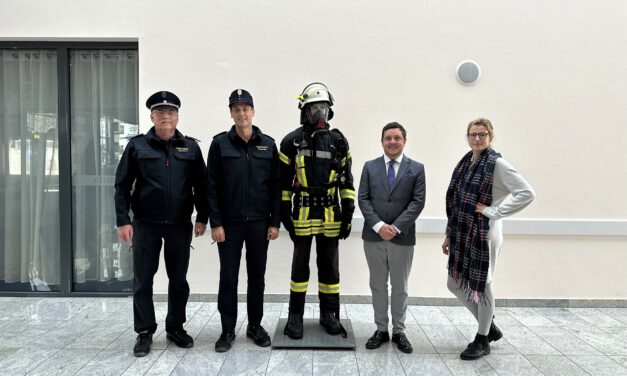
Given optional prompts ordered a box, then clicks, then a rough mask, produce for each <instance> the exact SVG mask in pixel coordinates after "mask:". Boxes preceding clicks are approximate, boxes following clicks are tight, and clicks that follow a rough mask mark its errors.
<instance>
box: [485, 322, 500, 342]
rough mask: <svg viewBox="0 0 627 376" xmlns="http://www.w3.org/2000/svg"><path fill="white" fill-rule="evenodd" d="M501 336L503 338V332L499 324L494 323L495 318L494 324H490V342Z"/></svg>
mask: <svg viewBox="0 0 627 376" xmlns="http://www.w3.org/2000/svg"><path fill="white" fill-rule="evenodd" d="M501 338H503V333H502V332H501V330H500V329H499V328H498V326H496V325H495V324H494V320H492V324H490V331H489V332H488V342H496V341H498V340H499V339H501Z"/></svg>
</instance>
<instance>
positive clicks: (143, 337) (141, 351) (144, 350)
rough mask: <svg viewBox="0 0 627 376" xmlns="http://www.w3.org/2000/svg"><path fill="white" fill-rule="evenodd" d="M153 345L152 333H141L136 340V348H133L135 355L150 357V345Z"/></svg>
mask: <svg viewBox="0 0 627 376" xmlns="http://www.w3.org/2000/svg"><path fill="white" fill-rule="evenodd" d="M151 343H152V333H148V332H142V333H139V335H138V336H137V339H136V340H135V347H133V354H135V356H137V357H142V356H146V355H148V353H149V352H150V344H151Z"/></svg>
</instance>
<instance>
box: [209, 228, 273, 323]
mask: <svg viewBox="0 0 627 376" xmlns="http://www.w3.org/2000/svg"><path fill="white" fill-rule="evenodd" d="M268 226H269V225H268V221H267V220H260V221H248V222H228V223H225V224H224V225H223V227H224V235H225V241H224V242H222V243H218V250H219V253H220V286H219V290H218V311H219V312H220V319H221V321H222V331H223V332H225V333H226V332H234V331H235V323H236V321H237V284H238V280H239V267H240V261H241V258H242V246H243V245H244V243H245V244H246V270H247V272H248V290H247V296H246V302H247V309H248V323H249V324H250V325H259V324H260V323H261V319H262V318H263V293H264V290H265V274H266V261H267V258H268V243H269V240H268Z"/></svg>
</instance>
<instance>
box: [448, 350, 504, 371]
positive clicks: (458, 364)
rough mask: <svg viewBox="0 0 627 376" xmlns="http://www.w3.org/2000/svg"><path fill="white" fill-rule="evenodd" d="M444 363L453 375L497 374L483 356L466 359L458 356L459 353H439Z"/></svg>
mask: <svg viewBox="0 0 627 376" xmlns="http://www.w3.org/2000/svg"><path fill="white" fill-rule="evenodd" d="M440 356H441V357H442V360H443V361H444V364H446V366H447V367H448V369H449V371H450V372H451V374H453V375H454V376H474V375H483V376H498V374H497V373H496V371H495V370H494V368H492V366H491V365H490V363H488V362H486V360H485V358H482V359H478V360H473V361H466V360H461V359H460V358H459V354H441V355H440Z"/></svg>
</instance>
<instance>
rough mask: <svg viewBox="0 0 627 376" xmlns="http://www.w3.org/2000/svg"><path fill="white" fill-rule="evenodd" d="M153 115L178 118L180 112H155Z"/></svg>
mask: <svg viewBox="0 0 627 376" xmlns="http://www.w3.org/2000/svg"><path fill="white" fill-rule="evenodd" d="M152 113H153V114H155V115H157V116H160V117H163V116H166V115H167V116H176V115H178V112H177V111H176V110H169V109H165V110H153V111H152Z"/></svg>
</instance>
